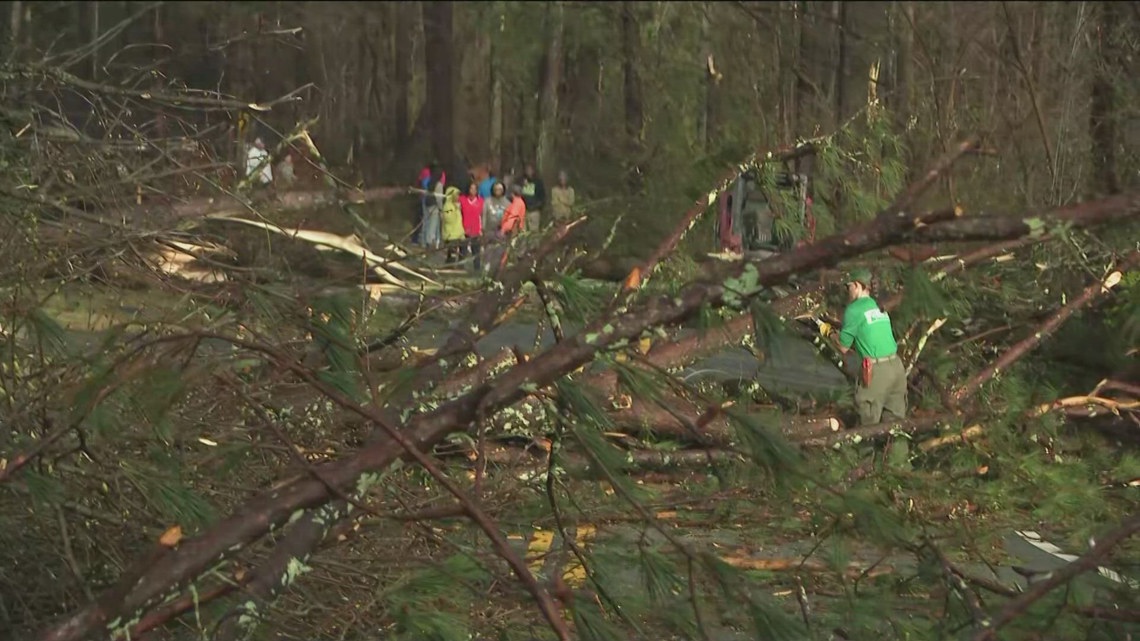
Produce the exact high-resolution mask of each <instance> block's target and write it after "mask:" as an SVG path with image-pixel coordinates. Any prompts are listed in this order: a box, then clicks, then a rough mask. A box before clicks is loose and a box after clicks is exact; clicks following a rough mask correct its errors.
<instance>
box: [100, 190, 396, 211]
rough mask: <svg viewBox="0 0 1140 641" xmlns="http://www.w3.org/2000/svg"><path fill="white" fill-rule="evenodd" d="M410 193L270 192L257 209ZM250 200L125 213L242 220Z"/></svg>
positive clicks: (211, 200)
mask: <svg viewBox="0 0 1140 641" xmlns="http://www.w3.org/2000/svg"><path fill="white" fill-rule="evenodd" d="M407 193H408V188H407V187H373V188H371V189H364V190H361V189H353V190H351V191H349V192H347V193H339V192H337V191H330V190H327V189H324V190H319V191H285V192H267V193H265V194H264V195H263V197H261V198H256V199H255V200H256V204H257V208H259V209H272V210H274V211H280V212H295V211H304V210H307V209H320V208H321V207H328V206H331V205H337V204H340V203H341V202H343V201H347V202H350V203H357V204H360V203H369V202H375V201H378V200H387V199H390V198H395V197H397V196H402V195H404V194H407ZM251 204H253V203H251V202H250V201H249V200H246V199H245V198H242V197H240V196H237V195H230V194H218V195H217V196H210V197H206V198H194V199H191V200H186V201H183V202H179V203H173V204H170V205H168V206H166V207H156V206H154V205H150V206H147V205H144V206H142V207H136V208H133V209H131V210H128V211H125V212H121V213H122V214H125V215H127V216H130V217H132V218H134V217H139V218H142V219H145V218H147V217H153V216H161V215H163V214H168V215H171V216H173V217H174V218H179V219H182V218H205V217H206V216H239V215H242V214H248V213H249V212H250V206H251Z"/></svg>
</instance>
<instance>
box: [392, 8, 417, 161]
mask: <svg viewBox="0 0 1140 641" xmlns="http://www.w3.org/2000/svg"><path fill="white" fill-rule="evenodd" d="M409 4H410V3H409ZM393 8H394V11H395V13H396V16H395V18H396V19H395V21H394V22H395V33H394V34H393V40H395V42H393V43H392V45H393V46H392V48H393V49H394V51H393V53H394V56H393V57H394V58H395V65H394V67H395V68H394V69H393V70H392V72H393V75H394V76H395V79H396V86H395V87H394V89H395V90H396V101H395V102H396V104H395V109H394V111H393V114H392V119H393V121H395V128H396V131H395V147H396V148H397V149H400V148H403V147H404V145H405V144H407V142H408V135H409V134H410V133H411V131H410V127H411V123H410V122H409V120H410V118H409V116H408V96H409V95H410V94H411V93H412V26H413V25H412V22H413V21H412V20H411V19H410V17H411V16H409V15H408V10H407V4H395V5H393Z"/></svg>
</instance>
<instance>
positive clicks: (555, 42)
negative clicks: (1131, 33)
mask: <svg viewBox="0 0 1140 641" xmlns="http://www.w3.org/2000/svg"><path fill="white" fill-rule="evenodd" d="M563 21H564V9H563V6H562V2H560V1H556V2H552V3H550V4H548V5H547V23H548V26H549V29H548V30H547V31H548V34H547V36H548V38H549V40H548V41H547V48H546V72H545V73H544V74H543V76H544V78H543V83H542V96H541V97H540V98H539V119H538V144H537V145H536V147H537V149H536V152H535V156H536V162H537V164H538V167H537V169H538V173H539V175H540V176H544V177H546V178H547V179H550V178H551V176H552V175H553V171H554V145H555V141H556V140H557V133H558V85H559V84H561V82H562V34H563V31H564V28H563Z"/></svg>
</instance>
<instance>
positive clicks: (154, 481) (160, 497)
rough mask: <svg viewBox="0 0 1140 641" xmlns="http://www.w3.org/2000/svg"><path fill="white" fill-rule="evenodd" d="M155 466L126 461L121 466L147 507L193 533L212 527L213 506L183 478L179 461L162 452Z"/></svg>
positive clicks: (214, 513) (214, 514)
mask: <svg viewBox="0 0 1140 641" xmlns="http://www.w3.org/2000/svg"><path fill="white" fill-rule="evenodd" d="M158 458H159V459H160V460H159V461H156V462H155V464H153V465H146V464H144V463H141V462H138V463H136V462H128V461H123V462H122V463H121V464H120V466H121V468H122V470H123V473H124V474H125V475H126V477H127V478H128V479H130V481H131V484H132V485H134V487H135V488H136V489H137V490H138V491H139V493H140V494H142V496H143V498H144V499H145V500H146V502H147V504H148V505H149V506H150V507H151V508H152V509H154V510H155V511H157V512H158V513H159V514H161V515H162V517H163V518H164V519H165V520H166V521H169V522H171V523H177V524H179V525H182V526H183V529H186V530H194V529H200V528H203V527H205V526H207V525H209V524H210V523H211V522H212V521H213V520H214V518H215V516H216V511H215V509H214V506H213V505H211V504H210V502H209V501H207V500H206V499H205V498H204V497H202V496H201V495H200V494H198V492H196V491H194V490H193V489H192V488H191V487H189V486H188V485H187V484H186V479H184V478H180V477H181V476H182V475H181V473H180V462H179V461H178V459H177V458H175V457H174V456H171V455H170V454H168V453H163V454H160V455H159V456H158Z"/></svg>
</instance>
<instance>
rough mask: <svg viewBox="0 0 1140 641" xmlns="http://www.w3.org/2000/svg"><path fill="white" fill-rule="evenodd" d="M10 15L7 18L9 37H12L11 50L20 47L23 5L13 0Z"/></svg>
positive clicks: (18, 0)
mask: <svg viewBox="0 0 1140 641" xmlns="http://www.w3.org/2000/svg"><path fill="white" fill-rule="evenodd" d="M11 4H12V9H11V12H12V13H11V15H10V16H9V19H8V20H9V28H10V33H9V35H10V36H11V37H12V41H11V46H12V48H13V49H18V48H19V47H20V25H21V24H22V23H23V22H24V3H23V2H21V1H20V0H13V2H12V3H11Z"/></svg>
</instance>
